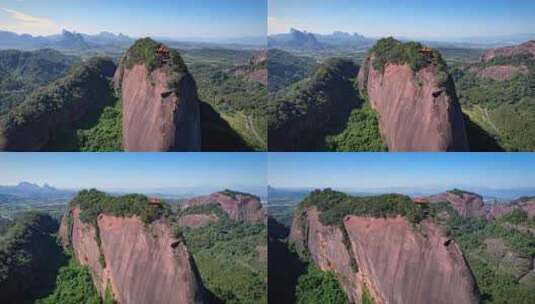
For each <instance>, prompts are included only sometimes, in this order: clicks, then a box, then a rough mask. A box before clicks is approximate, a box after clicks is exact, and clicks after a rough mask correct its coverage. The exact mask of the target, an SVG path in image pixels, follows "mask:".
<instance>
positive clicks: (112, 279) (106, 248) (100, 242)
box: [60, 207, 205, 303]
mask: <svg viewBox="0 0 535 304" xmlns="http://www.w3.org/2000/svg"><path fill="white" fill-rule="evenodd" d="M60 235H61V237H62V239H63V241H64V243H65V244H69V245H70V247H71V248H72V250H73V253H74V255H75V257H76V259H77V260H78V261H79V262H80V263H81V264H82V265H86V266H88V267H89V269H90V270H91V275H92V277H93V281H94V283H95V286H96V287H97V290H98V291H99V293H100V294H101V295H104V294H105V293H106V289H108V292H109V291H111V292H112V293H113V296H114V298H115V299H116V300H117V301H118V302H119V303H205V296H204V287H203V285H202V283H201V280H200V277H199V274H198V272H197V269H196V266H195V264H194V261H193V259H192V257H191V255H190V254H189V252H188V250H187V248H186V246H185V245H184V243H182V241H181V240H179V239H176V238H174V237H173V236H172V233H171V230H170V228H169V226H168V225H167V224H166V223H165V222H164V221H163V220H157V221H154V222H152V223H151V224H149V225H148V226H147V225H144V223H143V222H142V221H141V220H140V219H139V217H137V216H134V217H116V216H111V215H105V214H101V215H99V216H98V218H97V223H96V226H94V225H93V224H89V223H84V222H83V221H82V220H80V209H79V208H78V207H75V208H73V209H72V210H71V214H70V216H66V217H64V219H63V222H62V226H61V228H60Z"/></svg>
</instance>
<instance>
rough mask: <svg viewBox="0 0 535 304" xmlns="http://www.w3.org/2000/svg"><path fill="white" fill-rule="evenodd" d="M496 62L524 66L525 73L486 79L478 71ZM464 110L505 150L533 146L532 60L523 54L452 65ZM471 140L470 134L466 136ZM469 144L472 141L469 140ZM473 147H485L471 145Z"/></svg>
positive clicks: (534, 70) (534, 87)
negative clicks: (488, 60)
mask: <svg viewBox="0 0 535 304" xmlns="http://www.w3.org/2000/svg"><path fill="white" fill-rule="evenodd" d="M496 65H511V66H525V67H526V68H527V69H528V71H529V72H528V74H527V75H523V74H518V75H516V76H513V77H512V78H511V79H508V80H493V79H485V78H482V77H481V76H479V75H478V73H477V72H475V71H479V70H482V69H484V68H487V67H491V66H496ZM452 75H453V77H454V80H455V86H456V88H457V92H458V95H459V101H460V102H461V105H462V106H463V111H464V112H465V113H466V114H467V115H468V116H469V118H470V120H471V121H473V122H474V123H475V124H477V126H479V127H480V128H481V129H482V130H484V132H485V133H487V134H488V135H487V136H489V137H491V138H493V139H495V140H496V142H497V144H499V146H500V147H501V148H503V149H505V150H506V151H534V150H535V140H534V138H535V60H533V58H531V57H529V56H526V55H517V56H513V57H498V58H495V59H493V60H491V61H490V62H482V63H477V64H472V65H470V66H468V67H465V66H462V65H460V66H456V67H453V68H452ZM469 140H470V138H469ZM470 141H471V145H472V140H470ZM472 149H473V150H484V149H485V147H480V146H474V147H472Z"/></svg>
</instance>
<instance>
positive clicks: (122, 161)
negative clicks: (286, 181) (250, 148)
mask: <svg viewBox="0 0 535 304" xmlns="http://www.w3.org/2000/svg"><path fill="white" fill-rule="evenodd" d="M266 158H267V157H266V156H265V155H262V154H256V153H1V154H0V172H2V173H3V174H1V175H0V185H17V184H18V183H20V182H22V181H24V182H29V183H34V184H38V185H43V184H45V183H46V184H48V185H51V186H54V187H57V188H58V189H66V190H79V189H87V188H97V189H101V190H106V191H117V190H120V189H124V190H126V191H130V190H135V191H136V192H147V191H148V192H153V191H162V190H166V192H168V194H173V193H171V192H176V190H179V189H184V190H188V191H189V190H192V189H194V190H197V192H198V190H202V189H205V190H214V191H217V190H224V189H232V190H244V189H260V188H262V187H264V188H265V185H266V162H265V161H266Z"/></svg>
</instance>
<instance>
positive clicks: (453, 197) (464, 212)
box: [429, 190, 487, 217]
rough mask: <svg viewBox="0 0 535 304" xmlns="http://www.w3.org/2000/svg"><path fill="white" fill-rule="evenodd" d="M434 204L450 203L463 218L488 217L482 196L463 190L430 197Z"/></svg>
mask: <svg viewBox="0 0 535 304" xmlns="http://www.w3.org/2000/svg"><path fill="white" fill-rule="evenodd" d="M429 200H430V201H431V202H432V203H436V202H449V203H450V204H451V206H452V207H453V208H454V209H455V210H457V212H458V213H459V215H460V216H462V217H473V216H476V217H482V216H485V215H486V213H487V212H486V210H485V204H484V203H483V198H482V197H481V195H479V194H476V193H472V192H466V191H461V190H452V191H447V192H443V193H440V194H436V195H432V196H430V197H429Z"/></svg>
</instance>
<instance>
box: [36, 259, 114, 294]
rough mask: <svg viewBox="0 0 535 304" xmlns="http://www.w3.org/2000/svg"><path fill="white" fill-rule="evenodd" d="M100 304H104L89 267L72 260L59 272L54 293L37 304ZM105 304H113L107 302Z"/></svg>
mask: <svg viewBox="0 0 535 304" xmlns="http://www.w3.org/2000/svg"><path fill="white" fill-rule="evenodd" d="M56 303H65V304H100V303H102V301H101V299H100V296H99V294H98V293H97V290H96V289H95V286H94V285H93V280H92V279H91V273H90V272H89V268H88V267H87V266H82V265H80V264H78V263H77V262H75V260H74V259H73V258H71V260H70V262H69V264H68V265H66V266H63V267H61V268H60V270H59V274H58V276H57V278H56V286H55V289H54V292H53V293H52V294H50V295H49V296H47V297H46V298H43V299H39V300H37V301H36V302H35V304H56ZM104 303H113V302H109V301H108V302H106V301H104Z"/></svg>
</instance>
